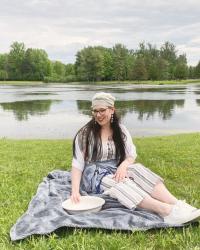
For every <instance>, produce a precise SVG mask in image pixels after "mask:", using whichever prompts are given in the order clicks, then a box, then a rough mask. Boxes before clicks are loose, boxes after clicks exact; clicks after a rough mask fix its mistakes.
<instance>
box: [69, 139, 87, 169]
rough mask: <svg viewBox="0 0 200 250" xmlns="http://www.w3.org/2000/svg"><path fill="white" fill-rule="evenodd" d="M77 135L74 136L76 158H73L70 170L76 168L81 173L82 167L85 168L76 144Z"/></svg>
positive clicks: (82, 157)
mask: <svg viewBox="0 0 200 250" xmlns="http://www.w3.org/2000/svg"><path fill="white" fill-rule="evenodd" d="M78 141H79V140H78V135H77V136H76V139H75V153H76V154H75V155H76V157H73V159H72V168H77V169H79V170H81V171H83V169H84V166H85V160H84V155H83V152H82V150H81V149H80V145H79V143H78Z"/></svg>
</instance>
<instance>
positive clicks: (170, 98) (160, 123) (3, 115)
mask: <svg viewBox="0 0 200 250" xmlns="http://www.w3.org/2000/svg"><path fill="white" fill-rule="evenodd" d="M98 91H105V92H109V93H111V94H113V95H114V96H115V97H116V100H117V101H116V108H117V110H118V114H119V115H120V117H121V122H122V123H123V124H125V125H126V127H127V128H128V129H129V131H130V132H131V135H132V136H133V137H141V136H154V135H169V134H175V133H188V132H195V131H200V84H188V85H159V86H158V85H151V86H150V85H148V86H147V85H132V84H131V85H130V84H121V85H120V86H119V85H109V86H105V85H92V84H91V85H78V84H51V85H31V86H30V85H29V86H20V85H18V86H12V85H0V138H3V137H4V138H16V139H27V138H31V139H32V138H35V139H36V138H41V139H43V138H48V139H56V138H57V139H63V138H73V136H74V135H75V133H76V132H77V130H78V129H79V128H80V127H82V126H83V125H84V124H85V123H86V122H88V121H89V120H90V119H91V112H90V105H91V104H90V100H91V98H92V96H93V95H94V94H95V93H96V92H98Z"/></svg>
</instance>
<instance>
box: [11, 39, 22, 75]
mask: <svg viewBox="0 0 200 250" xmlns="http://www.w3.org/2000/svg"><path fill="white" fill-rule="evenodd" d="M24 57H25V45H24V43H19V42H14V43H13V44H12V45H11V49H10V52H9V54H8V74H9V79H11V80H22V79H23V73H22V65H23V62H24Z"/></svg>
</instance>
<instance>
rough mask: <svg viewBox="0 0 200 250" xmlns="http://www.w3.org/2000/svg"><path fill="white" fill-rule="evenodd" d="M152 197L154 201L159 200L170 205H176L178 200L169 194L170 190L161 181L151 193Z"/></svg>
mask: <svg viewBox="0 0 200 250" xmlns="http://www.w3.org/2000/svg"><path fill="white" fill-rule="evenodd" d="M151 196H152V197H153V198H154V199H157V200H159V201H162V202H164V203H168V204H176V203H177V201H178V200H177V198H176V197H175V196H174V195H173V194H171V193H170V192H169V190H168V189H167V188H166V186H165V185H164V183H163V182H161V181H159V182H158V183H157V184H156V185H155V187H154V189H153V192H152V193H151Z"/></svg>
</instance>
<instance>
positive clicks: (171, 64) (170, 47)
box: [160, 42, 177, 79]
mask: <svg viewBox="0 0 200 250" xmlns="http://www.w3.org/2000/svg"><path fill="white" fill-rule="evenodd" d="M176 54H177V50H176V47H175V45H174V44H172V43H170V42H165V43H164V44H163V45H162V46H161V48H160V55H161V57H162V58H163V59H164V60H166V61H167V62H168V79H174V78H175V75H174V73H175V66H176V59H177V55H176Z"/></svg>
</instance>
